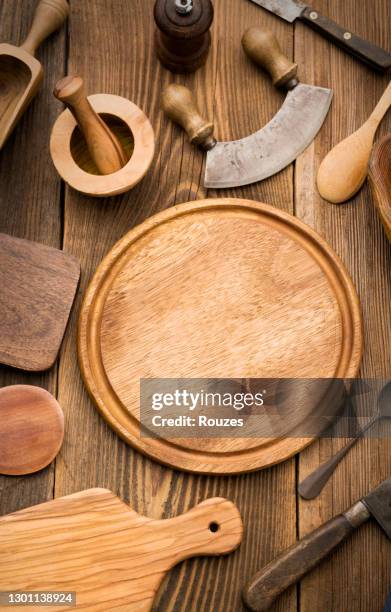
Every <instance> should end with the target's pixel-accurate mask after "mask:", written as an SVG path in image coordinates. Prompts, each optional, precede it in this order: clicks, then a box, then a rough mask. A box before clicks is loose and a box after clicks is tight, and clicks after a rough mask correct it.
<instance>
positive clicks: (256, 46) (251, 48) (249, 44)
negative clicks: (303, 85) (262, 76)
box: [242, 26, 297, 89]
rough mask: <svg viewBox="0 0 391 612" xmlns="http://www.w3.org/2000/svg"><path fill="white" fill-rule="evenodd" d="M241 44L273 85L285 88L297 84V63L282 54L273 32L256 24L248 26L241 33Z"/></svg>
mask: <svg viewBox="0 0 391 612" xmlns="http://www.w3.org/2000/svg"><path fill="white" fill-rule="evenodd" d="M242 46H243V49H244V52H245V53H246V55H248V57H250V58H251V59H252V60H253V61H254V62H255V63H256V64H258V66H261V67H262V68H264V69H265V70H267V72H268V73H269V74H270V76H271V79H272V81H273V85H276V87H285V88H286V89H292V88H293V87H295V86H296V85H297V78H296V75H297V64H295V63H294V62H291V61H290V60H289V59H288V58H287V57H286V56H285V55H284V54H283V52H282V50H281V47H280V45H279V44H278V40H277V38H276V37H275V36H274V34H273V32H270V31H269V30H263V29H262V28H259V27H257V26H254V27H252V28H249V29H248V30H247V31H246V32H245V33H244V34H243V37H242Z"/></svg>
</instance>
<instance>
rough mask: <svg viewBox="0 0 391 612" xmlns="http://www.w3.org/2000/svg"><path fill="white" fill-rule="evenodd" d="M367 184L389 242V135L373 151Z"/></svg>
mask: <svg viewBox="0 0 391 612" xmlns="http://www.w3.org/2000/svg"><path fill="white" fill-rule="evenodd" d="M369 183H370V186H371V190H372V194H373V199H374V201H375V204H376V208H377V210H378V211H379V215H380V218H381V220H382V223H383V226H384V229H385V231H386V234H387V238H388V240H389V241H390V242H391V134H387V136H384V138H382V139H381V140H380V141H379V142H378V143H377V145H376V147H375V149H374V151H373V154H372V159H371V163H370V170H369Z"/></svg>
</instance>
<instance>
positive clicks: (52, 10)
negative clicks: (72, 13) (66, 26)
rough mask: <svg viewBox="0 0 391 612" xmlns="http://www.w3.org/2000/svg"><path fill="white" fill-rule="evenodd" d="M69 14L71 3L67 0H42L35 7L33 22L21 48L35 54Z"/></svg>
mask: <svg viewBox="0 0 391 612" xmlns="http://www.w3.org/2000/svg"><path fill="white" fill-rule="evenodd" d="M68 14H69V4H68V2H67V1H66V0H41V2H40V3H39V4H38V6H37V8H36V9H35V14H34V19H33V23H32V25H31V28H30V32H29V33H28V35H27V38H26V40H25V41H24V43H23V44H22V45H21V48H22V49H24V50H25V51H27V53H30V54H31V55H35V52H36V50H37V49H38V47H39V45H40V44H41V43H42V42H43V41H44V40H45V38H47V37H48V36H50V34H52V33H53V32H54V31H55V30H58V28H59V27H60V26H62V24H63V23H64V21H65V20H66V18H67V17H68Z"/></svg>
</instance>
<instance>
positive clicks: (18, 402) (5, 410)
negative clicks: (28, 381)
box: [0, 385, 64, 476]
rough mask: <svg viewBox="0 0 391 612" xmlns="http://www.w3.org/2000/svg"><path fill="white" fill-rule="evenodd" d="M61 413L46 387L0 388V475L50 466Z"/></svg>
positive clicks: (56, 448)
mask: <svg viewBox="0 0 391 612" xmlns="http://www.w3.org/2000/svg"><path fill="white" fill-rule="evenodd" d="M63 437H64V415H63V413H62V410H61V408H60V406H59V404H58V402H57V400H56V399H55V398H54V397H53V396H52V395H51V394H50V393H49V392H48V391H46V390H45V389H41V388H40V387H33V386H30V385H12V386H9V387H4V388H3V389H0V474H6V475H9V476H18V475H24V474H32V473H33V472H38V471H39V470H42V469H43V468H44V467H46V466H47V465H49V463H51V462H52V461H53V459H54V458H55V456H56V455H57V453H58V451H59V450H60V448H61V445H62V441H63Z"/></svg>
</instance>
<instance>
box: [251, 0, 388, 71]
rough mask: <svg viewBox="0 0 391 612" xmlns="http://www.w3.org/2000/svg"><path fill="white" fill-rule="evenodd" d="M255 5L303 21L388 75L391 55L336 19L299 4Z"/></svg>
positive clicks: (260, 0) (290, 0)
mask: <svg viewBox="0 0 391 612" xmlns="http://www.w3.org/2000/svg"><path fill="white" fill-rule="evenodd" d="M251 2H254V3H255V4H258V5H259V6H262V8H264V9H266V10H267V11H271V12H272V13H274V14H275V15H277V16H278V17H282V19H285V21H289V23H293V21H295V19H300V21H303V22H304V23H306V24H307V25H310V26H311V27H312V28H314V29H315V30H316V31H317V32H319V33H320V34H322V35H323V36H325V37H326V38H328V39H330V40H331V41H332V42H333V43H334V44H336V45H338V46H339V47H341V48H342V49H344V50H345V51H347V52H348V53H350V54H351V55H354V56H355V57H357V58H358V59H360V60H361V61H362V62H365V63H366V64H369V65H370V66H371V67H372V68H375V69H376V70H382V71H385V70H388V69H389V68H390V67H391V55H390V54H389V53H387V51H385V50H384V49H382V48H381V47H378V46H376V45H374V44H373V43H371V42H369V41H367V40H365V39H363V38H360V37H359V36H357V35H356V34H353V32H351V31H349V30H347V29H345V28H342V27H341V26H339V25H338V24H337V23H335V21H333V20H332V19H329V18H328V17H325V16H324V15H321V14H320V13H319V12H318V11H317V10H315V9H313V8H311V7H310V6H306V5H305V4H303V3H302V2H300V1H298V0H251Z"/></svg>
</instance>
